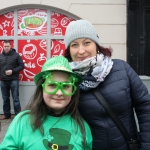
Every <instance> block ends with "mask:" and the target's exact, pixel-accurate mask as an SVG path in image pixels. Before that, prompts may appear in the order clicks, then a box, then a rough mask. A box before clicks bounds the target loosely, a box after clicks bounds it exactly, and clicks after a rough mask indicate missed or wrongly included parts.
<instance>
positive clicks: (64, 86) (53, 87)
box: [42, 73, 76, 96]
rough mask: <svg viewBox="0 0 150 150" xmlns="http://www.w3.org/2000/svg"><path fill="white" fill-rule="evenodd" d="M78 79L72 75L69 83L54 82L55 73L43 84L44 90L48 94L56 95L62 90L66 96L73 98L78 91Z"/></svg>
mask: <svg viewBox="0 0 150 150" xmlns="http://www.w3.org/2000/svg"><path fill="white" fill-rule="evenodd" d="M75 82H76V78H75V77H73V76H72V75H70V77H69V79H68V81H63V82H58V81H54V80H53V73H50V74H49V75H47V76H46V80H45V82H44V83H43V84H42V87H43V90H44V92H45V93H47V94H56V92H57V91H58V90H59V89H60V90H61V91H62V93H63V94H64V95H65V96H72V95H73V94H74V93H75V91H76V85H75Z"/></svg>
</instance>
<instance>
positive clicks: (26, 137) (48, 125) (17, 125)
mask: <svg viewBox="0 0 150 150" xmlns="http://www.w3.org/2000/svg"><path fill="white" fill-rule="evenodd" d="M22 113H24V112H21V113H19V114H18V115H17V116H16V117H15V118H14V119H13V121H12V123H11V124H10V126H9V128H8V130H7V132H6V135H5V137H4V139H3V141H2V143H1V144H0V150H92V135H91V131H90V128H89V126H88V125H87V123H86V122H84V125H85V129H86V145H85V147H82V134H81V132H80V129H79V128H78V130H77V129H76V127H75V125H74V122H73V120H72V118H71V117H70V116H69V115H65V116H63V117H62V118H61V119H60V118H59V117H52V116H48V117H47V120H46V121H45V122H44V124H43V127H44V136H42V134H41V133H40V131H39V130H36V131H35V132H33V130H32V128H31V126H30V121H29V115H28V114H27V115H25V116H23V117H22V118H21V119H20V120H19V118H20V116H21V115H22ZM59 119H60V120H59ZM58 120H59V121H58Z"/></svg>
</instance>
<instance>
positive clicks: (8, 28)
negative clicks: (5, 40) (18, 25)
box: [0, 12, 14, 36]
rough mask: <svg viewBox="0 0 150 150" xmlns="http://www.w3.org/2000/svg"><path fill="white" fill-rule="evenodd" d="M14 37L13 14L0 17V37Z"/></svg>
mask: <svg viewBox="0 0 150 150" xmlns="http://www.w3.org/2000/svg"><path fill="white" fill-rule="evenodd" d="M13 35H14V12H9V13H6V14H3V15H0V36H13Z"/></svg>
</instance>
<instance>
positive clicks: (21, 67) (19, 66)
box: [12, 54, 24, 72]
mask: <svg viewBox="0 0 150 150" xmlns="http://www.w3.org/2000/svg"><path fill="white" fill-rule="evenodd" d="M17 63H18V66H17V67H16V68H14V69H13V70H12V71H13V72H19V71H21V70H23V69H24V63H23V60H22V58H21V56H20V55H19V54H18V57H17Z"/></svg>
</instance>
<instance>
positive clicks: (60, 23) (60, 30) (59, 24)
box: [51, 12, 74, 36]
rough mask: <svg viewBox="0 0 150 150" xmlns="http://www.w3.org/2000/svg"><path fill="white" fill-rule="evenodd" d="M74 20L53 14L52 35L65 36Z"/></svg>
mask: <svg viewBox="0 0 150 150" xmlns="http://www.w3.org/2000/svg"><path fill="white" fill-rule="evenodd" d="M73 20H74V19H72V18H70V17H67V16H65V15H64V14H60V13H55V12H53V13H52V16H51V34H52V35H54V36H62V35H65V31H66V27H67V26H68V24H69V23H70V22H71V21H73Z"/></svg>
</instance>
